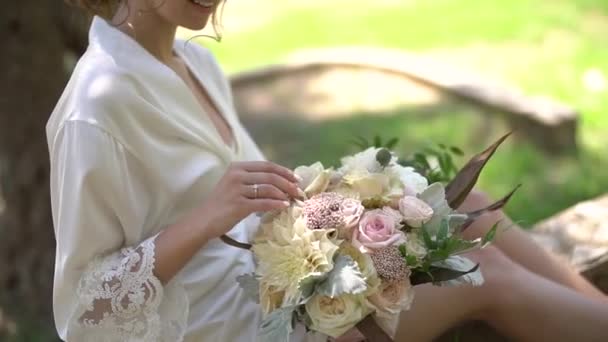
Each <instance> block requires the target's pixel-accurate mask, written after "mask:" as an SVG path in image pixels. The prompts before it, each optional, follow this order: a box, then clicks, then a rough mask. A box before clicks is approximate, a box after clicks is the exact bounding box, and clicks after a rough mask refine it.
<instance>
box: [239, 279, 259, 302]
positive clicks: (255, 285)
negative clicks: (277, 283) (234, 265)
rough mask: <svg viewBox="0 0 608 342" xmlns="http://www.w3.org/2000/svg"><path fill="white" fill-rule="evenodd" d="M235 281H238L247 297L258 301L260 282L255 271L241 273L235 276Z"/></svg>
mask: <svg viewBox="0 0 608 342" xmlns="http://www.w3.org/2000/svg"><path fill="white" fill-rule="evenodd" d="M236 281H237V282H238V283H239V285H240V286H241V288H242V289H243V291H244V292H245V294H246V295H247V297H249V298H251V299H252V300H254V301H255V302H256V303H258V304H259V303H260V282H259V281H258V278H257V277H256V275H255V273H248V274H242V275H240V276H238V277H236Z"/></svg>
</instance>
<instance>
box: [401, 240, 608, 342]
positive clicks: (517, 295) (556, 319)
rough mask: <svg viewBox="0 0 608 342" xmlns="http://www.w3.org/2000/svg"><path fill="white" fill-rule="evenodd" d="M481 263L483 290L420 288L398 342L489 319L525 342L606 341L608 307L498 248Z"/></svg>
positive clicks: (488, 252)
mask: <svg viewBox="0 0 608 342" xmlns="http://www.w3.org/2000/svg"><path fill="white" fill-rule="evenodd" d="M470 257H471V258H472V259H475V260H476V261H477V262H479V263H480V264H481V268H482V273H483V274H484V278H485V280H486V282H485V284H484V285H483V286H481V287H471V286H462V287H451V288H439V287H433V286H431V285H423V286H418V287H416V298H415V300H414V304H413V307H412V308H411V310H409V311H407V312H403V313H402V314H401V318H400V325H399V330H398V332H397V336H396V338H395V341H397V342H399V341H403V342H406V341H407V342H411V341H431V340H433V339H434V338H436V337H438V336H439V335H440V334H441V333H443V332H444V331H446V330H447V329H449V328H450V327H452V326H454V325H456V324H458V323H460V322H463V321H466V320H484V321H486V322H488V323H489V324H491V325H492V326H494V327H495V328H496V329H497V330H499V331H501V332H503V333H504V334H505V335H507V336H510V337H513V338H515V339H517V340H522V341H556V342H559V341H606V340H608V329H606V327H607V326H608V305H605V304H602V303H601V302H599V301H594V300H592V299H590V298H588V297H586V296H583V295H582V294H579V293H578V292H576V291H574V290H571V289H568V288H566V287H564V286H561V285H559V284H556V283H554V282H551V281H549V280H546V279H544V278H542V277H540V276H538V275H536V274H534V273H532V272H530V271H528V270H526V269H524V268H523V267H521V266H519V265H517V264H516V263H514V262H512V261H511V260H510V259H509V258H507V257H506V256H505V255H504V254H503V253H502V252H500V251H499V250H498V249H495V248H489V249H486V250H483V251H478V252H475V253H473V254H471V255H470Z"/></svg>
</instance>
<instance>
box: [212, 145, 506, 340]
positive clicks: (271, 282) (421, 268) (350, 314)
mask: <svg viewBox="0 0 608 342" xmlns="http://www.w3.org/2000/svg"><path fill="white" fill-rule="evenodd" d="M507 136H508V135H505V136H504V137H502V138H501V139H499V140H498V141H497V142H496V143H494V144H493V145H492V146H490V147H489V148H488V149H486V150H485V151H483V152H481V153H479V154H478V155H476V156H474V157H473V158H472V159H471V160H470V161H469V162H468V163H467V164H466V165H465V166H464V167H463V168H462V169H461V170H460V171H458V172H456V168H455V166H454V163H453V161H452V155H454V154H456V155H460V154H461V152H460V150H458V149H456V148H452V147H449V148H448V147H446V146H443V145H439V148H438V149H430V150H427V151H426V154H424V153H419V154H415V155H414V156H413V158H412V159H410V160H401V159H399V158H398V157H397V155H396V154H395V153H394V152H392V151H391V150H390V148H391V147H393V146H394V145H395V144H396V140H395V139H393V140H391V141H389V142H388V143H387V145H384V146H382V143H381V139H379V138H376V140H375V141H374V144H373V146H362V147H365V148H364V150H363V151H362V152H360V153H357V154H354V155H351V156H347V157H344V158H343V159H342V160H341V166H340V167H339V168H336V169H334V168H325V167H324V166H323V165H322V164H321V163H315V164H313V165H310V166H301V167H298V168H296V169H295V170H294V172H295V173H296V175H298V176H299V179H300V184H299V185H300V187H301V188H302V190H303V192H304V194H305V198H304V199H303V200H294V201H293V202H292V204H291V206H290V207H289V208H287V209H285V210H282V211H277V212H271V213H268V214H266V215H264V216H263V217H262V218H261V223H260V227H259V231H258V233H257V235H256V237H255V239H254V241H253V243H252V244H251V245H250V244H244V243H240V242H237V241H234V240H232V239H230V238H229V237H227V236H224V237H223V240H224V241H225V242H226V243H229V244H231V245H233V246H236V247H240V248H246V249H250V250H251V251H252V252H253V253H254V256H255V260H256V263H257V266H256V270H255V272H254V273H252V274H245V275H242V276H240V277H239V278H238V279H237V281H238V282H239V284H240V285H241V287H242V288H243V290H244V291H246V292H247V293H248V294H249V295H250V296H251V298H252V299H253V300H256V301H257V302H258V303H259V304H260V305H261V309H262V311H263V314H264V319H263V322H262V324H261V327H260V332H259V336H258V339H259V340H260V341H265V342H275V341H276V342H283V341H289V337H290V335H291V333H292V332H293V330H294V326H295V324H296V323H298V324H303V325H304V326H305V327H306V328H307V331H309V332H310V333H311V334H321V335H323V336H330V337H334V338H336V337H339V336H341V335H343V334H344V333H346V332H347V331H348V330H350V329H352V328H354V327H356V328H358V329H359V331H360V332H361V333H362V334H363V335H364V336H366V338H368V340H370V341H374V342H375V341H391V336H394V334H395V332H396V328H397V322H398V318H399V313H400V312H401V311H404V310H407V309H408V308H409V307H410V306H411V304H412V301H413V300H415V291H414V288H413V286H415V285H418V284H423V283H433V284H435V285H438V286H458V285H461V284H472V285H481V284H482V283H483V276H482V274H481V272H480V270H479V265H478V264H475V263H473V262H472V261H471V260H469V259H467V258H466V257H465V256H463V254H464V253H466V252H468V251H471V250H473V249H475V248H483V247H484V246H485V245H487V244H488V243H490V242H491V241H492V239H493V238H494V236H495V234H496V232H497V228H498V223H497V224H496V225H494V227H492V229H490V231H489V232H488V234H487V235H486V236H485V237H483V238H480V239H477V240H473V241H470V240H465V239H463V238H462V237H461V236H460V233H461V232H462V231H463V230H464V229H466V228H467V227H468V226H469V225H470V224H471V223H472V222H473V221H474V220H475V219H476V218H478V217H479V216H480V215H483V214H484V213H486V212H488V211H493V210H498V209H500V208H502V207H503V206H504V205H505V204H506V203H507V202H508V200H509V199H510V198H511V196H512V195H513V193H514V192H515V190H513V191H512V192H511V193H509V194H508V195H507V196H505V197H504V198H502V199H500V200H499V201H497V202H496V203H494V204H492V205H490V206H488V207H486V208H480V209H479V210H476V211H474V212H470V213H460V212H457V211H456V210H455V209H456V208H458V207H459V206H460V204H462V202H463V201H464V200H465V198H466V197H467V195H468V194H469V193H470V191H471V190H472V189H473V187H474V185H475V183H476V181H477V179H478V177H479V174H480V172H481V170H482V169H483V167H484V166H485V164H486V163H487V161H488V160H489V159H490V157H491V156H492V155H493V154H494V152H495V151H496V149H497V148H498V146H499V145H500V144H501V143H502V142H503V141H504V140H505V139H506V138H507ZM362 144H363V142H362ZM429 156H430V157H432V158H434V159H435V163H436V164H437V166H436V167H433V166H432V165H431V163H430V162H429ZM444 183H447V184H445V185H444Z"/></svg>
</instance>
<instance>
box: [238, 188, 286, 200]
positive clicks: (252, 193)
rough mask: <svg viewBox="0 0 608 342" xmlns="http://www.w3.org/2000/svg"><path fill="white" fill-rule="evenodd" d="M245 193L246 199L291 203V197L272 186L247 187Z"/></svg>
mask: <svg viewBox="0 0 608 342" xmlns="http://www.w3.org/2000/svg"><path fill="white" fill-rule="evenodd" d="M256 187H257V190H256ZM244 193H245V197H247V198H249V199H252V200H260V199H275V200H281V201H289V196H288V195H287V194H286V193H285V192H283V191H281V190H279V188H277V187H276V186H274V185H272V184H254V185H247V186H246V189H245V191H244Z"/></svg>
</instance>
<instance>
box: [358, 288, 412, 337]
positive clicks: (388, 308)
mask: <svg viewBox="0 0 608 342" xmlns="http://www.w3.org/2000/svg"><path fill="white" fill-rule="evenodd" d="M413 300H414V289H413V288H412V286H411V284H410V282H409V279H405V280H403V281H399V282H388V281H384V282H382V284H381V285H380V288H379V289H378V292H377V293H375V294H374V295H372V296H370V297H369V298H368V301H369V302H368V305H369V306H370V307H372V308H373V309H374V310H376V314H375V315H374V319H375V320H376V322H377V323H378V325H379V326H380V327H381V328H382V329H383V330H384V331H385V332H387V333H388V334H389V335H391V336H393V337H394V336H395V334H396V333H397V326H398V323H399V314H400V313H401V311H405V310H409V308H410V307H411V305H412V302H413Z"/></svg>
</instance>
